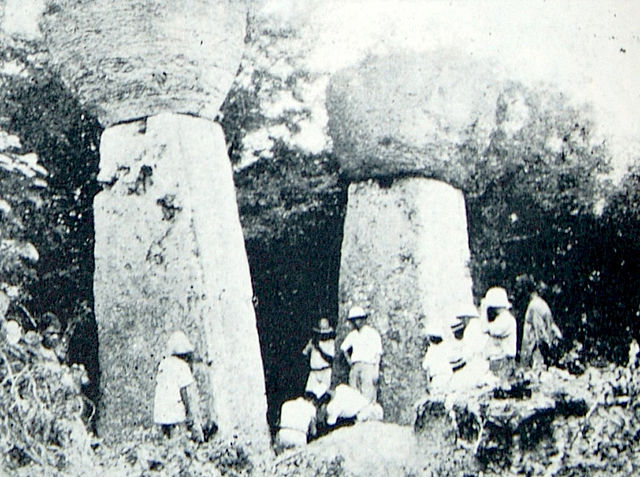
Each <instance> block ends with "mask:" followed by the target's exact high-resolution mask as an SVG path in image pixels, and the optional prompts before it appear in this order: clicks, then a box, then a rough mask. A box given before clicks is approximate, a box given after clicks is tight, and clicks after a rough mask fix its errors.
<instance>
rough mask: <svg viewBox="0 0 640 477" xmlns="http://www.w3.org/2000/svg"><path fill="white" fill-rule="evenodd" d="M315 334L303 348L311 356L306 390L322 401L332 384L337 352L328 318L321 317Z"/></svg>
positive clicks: (303, 352)
mask: <svg viewBox="0 0 640 477" xmlns="http://www.w3.org/2000/svg"><path fill="white" fill-rule="evenodd" d="M313 333H314V336H313V338H311V339H310V340H309V341H308V342H307V345H306V346H305V347H304V349H303V350H302V354H304V355H305V356H308V357H309V377H308V379H307V384H306V386H305V392H310V393H312V394H313V395H314V396H315V397H316V400H317V401H320V400H321V399H322V398H323V397H324V396H325V395H326V393H327V391H329V386H331V366H332V364H333V358H334V356H335V353H336V349H335V347H336V341H335V336H336V334H335V332H334V330H333V328H332V327H331V325H330V324H329V320H328V319H327V318H320V320H319V321H318V327H317V328H314V329H313Z"/></svg>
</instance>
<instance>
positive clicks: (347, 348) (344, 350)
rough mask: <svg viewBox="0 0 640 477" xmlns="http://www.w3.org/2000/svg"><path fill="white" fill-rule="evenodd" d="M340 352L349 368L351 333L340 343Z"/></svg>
mask: <svg viewBox="0 0 640 477" xmlns="http://www.w3.org/2000/svg"><path fill="white" fill-rule="evenodd" d="M340 351H342V354H343V356H344V358H345V359H346V360H347V364H349V366H351V351H352V347H351V333H349V334H348V335H347V337H346V338H345V339H344V341H343V342H342V345H341V346H340Z"/></svg>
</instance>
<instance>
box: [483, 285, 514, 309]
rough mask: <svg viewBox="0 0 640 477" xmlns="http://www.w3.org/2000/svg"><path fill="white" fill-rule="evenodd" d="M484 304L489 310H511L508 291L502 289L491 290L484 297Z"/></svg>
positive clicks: (494, 288)
mask: <svg viewBox="0 0 640 477" xmlns="http://www.w3.org/2000/svg"><path fill="white" fill-rule="evenodd" d="M484 303H485V305H486V307H487V308H511V302H510V301H509V297H508V296H507V291H506V290H505V289H504V288H502V287H492V288H489V289H488V290H487V293H486V294H485V295H484Z"/></svg>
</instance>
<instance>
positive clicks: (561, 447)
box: [2, 353, 640, 477]
mask: <svg viewBox="0 0 640 477" xmlns="http://www.w3.org/2000/svg"><path fill="white" fill-rule="evenodd" d="M5 356H7V355H6V353H5ZM13 359H14V361H13V363H14V365H15V359H16V358H13ZM34 359H35V361H34ZM32 361H34V362H35V368H36V369H39V367H41V366H42V365H41V364H40V361H38V358H32ZM7 364H8V362H7ZM7 369H8V368H7V367H5V368H4V370H7ZM21 369H22V370H21V375H22V376H27V375H28V376H29V379H30V380H31V381H33V382H34V384H35V385H36V386H37V388H36V389H37V392H38V393H40V394H39V395H42V394H41V393H42V392H44V391H43V390H44V387H43V382H44V380H47V379H48V378H46V377H45V376H40V375H38V374H36V373H31V372H30V371H29V367H27V366H25V367H23V368H21ZM69 372H70V371H69V370H68V369H66V368H65V367H61V369H60V370H59V371H58V374H60V375H62V376H66V375H67V374H69ZM639 377H640V372H639V371H638V368H637V367H636V366H634V365H633V363H632V365H630V366H627V367H614V366H612V365H610V366H608V367H604V368H595V367H589V368H587V370H586V371H585V372H584V373H582V374H581V375H579V376H576V375H571V374H569V373H568V372H566V371H564V370H560V369H557V368H549V369H548V370H543V371H536V372H528V373H520V374H519V375H518V376H517V378H516V379H513V380H511V381H509V382H504V383H503V384H502V385H501V386H500V387H499V388H496V389H489V388H486V389H479V390H474V391H473V392H471V393H466V394H457V395H455V396H453V395H449V396H446V397H444V396H428V395H427V396H425V398H424V399H423V400H422V402H419V403H416V416H417V419H416V423H415V426H413V427H412V426H400V425H397V424H393V423H386V422H365V423H358V424H355V425H353V426H348V427H341V428H339V429H336V430H334V431H333V432H331V433H329V434H327V435H325V436H323V437H321V438H319V439H316V440H314V441H312V442H311V443H310V444H309V445H308V446H307V447H305V448H303V449H296V450H288V451H285V452H283V453H281V454H279V455H275V454H272V453H266V454H261V455H257V454H256V453H255V452H254V450H253V449H252V448H251V446H249V445H247V444H245V443H243V442H241V441H231V440H224V439H222V438H217V439H216V438H215V437H214V438H212V439H211V440H210V441H209V442H206V443H204V444H196V443H194V442H193V441H191V440H190V439H189V438H188V436H187V435H182V436H177V437H175V438H174V439H172V440H166V439H165V438H163V437H161V436H160V434H159V432H158V431H157V430H155V429H150V430H143V429H140V430H138V431H136V432H135V433H133V434H131V435H130V436H128V439H127V440H126V441H123V442H121V443H118V444H116V445H111V446H108V445H105V444H104V443H102V442H101V441H100V440H99V439H96V438H95V437H93V436H92V435H91V434H90V433H86V432H84V433H83V432H80V431H79V430H78V429H77V428H75V430H73V432H71V428H70V426H69V424H70V423H71V422H78V414H77V413H76V414H74V415H65V414H64V411H63V409H65V406H64V405H62V404H64V401H65V398H64V397H59V398H58V399H59V401H60V403H61V405H60V406H58V407H55V408H54V412H57V413H58V414H60V415H53V416H51V415H48V414H46V413H43V409H42V408H38V406H31V407H29V406H30V405H31V404H33V402H32V401H34V396H33V395H29V394H25V393H23V396H24V398H23V399H22V400H17V401H16V400H15V399H12V397H11V396H10V395H9V394H7V393H8V392H9V393H10V392H17V391H16V390H15V388H14V389H13V390H12V388H11V386H8V387H7V383H9V382H10V380H8V379H7V374H6V373H5V374H4V380H3V386H4V387H3V388H2V391H3V393H4V394H3V396H2V402H3V403H4V404H5V405H6V404H8V405H11V404H10V403H13V402H18V404H19V406H18V404H15V405H13V406H14V407H13V408H12V409H13V412H14V413H18V412H27V413H28V415H29V416H30V419H31V420H30V421H29V422H30V423H31V424H34V423H37V422H46V423H47V424H48V426H49V427H48V432H47V433H46V434H43V432H42V428H41V427H37V426H32V427H30V428H28V429H26V428H25V429H21V430H20V431H19V432H18V434H16V436H18V437H19V439H15V440H14V441H13V442H12V441H11V440H10V439H3V440H2V444H3V448H4V449H3V450H4V451H5V452H4V454H5V457H4V460H3V462H2V469H4V470H3V471H4V472H5V473H8V474H10V475H24V476H26V475H29V476H33V475H42V476H49V475H86V474H87V472H91V473H93V474H94V475H96V476H114V475H115V476H174V475H180V476H194V477H195V476H205V475H206V476H211V475H214V476H215V475H223V476H237V477H241V476H258V477H262V476H272V475H275V476H281V477H284V476H307V475H314V476H381V477H388V476H432V475H433V476H435V475H455V476H460V475H465V476H472V475H483V476H490V475H495V476H497V475H500V476H503V475H506V476H516V475H526V476H537V475H545V476H546V475H553V476H583V475H599V476H604V475H637V473H638V472H640V401H639V399H638V398H639V396H640V379H638V378H639ZM48 389H49V390H50V391H55V390H56V386H55V385H52V384H51V383H48ZM66 396H67V398H68V400H69V402H75V401H76V400H77V394H76V393H74V392H67V395H66ZM20 406H21V407H20ZM3 414H5V413H3ZM5 415H6V414H5ZM47 419H49V420H47ZM3 422H5V423H9V424H10V418H9V417H6V418H5V420H4V421H3ZM10 427H11V426H9V427H5V434H6V433H7V430H8V429H10ZM14 427H15V426H14ZM13 432H16V431H15V429H14V430H13ZM56 436H57V437H56ZM89 443H90V444H89ZM34 450H37V451H38V452H39V453H37V454H34Z"/></svg>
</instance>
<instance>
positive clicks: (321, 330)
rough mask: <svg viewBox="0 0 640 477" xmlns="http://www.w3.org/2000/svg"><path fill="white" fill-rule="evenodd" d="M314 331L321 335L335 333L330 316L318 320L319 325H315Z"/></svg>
mask: <svg viewBox="0 0 640 477" xmlns="http://www.w3.org/2000/svg"><path fill="white" fill-rule="evenodd" d="M313 332H314V333H317V334H319V335H330V334H332V333H334V329H333V328H332V327H331V324H330V323H329V319H328V318H324V317H323V318H320V319H319V320H318V326H314V327H313Z"/></svg>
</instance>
